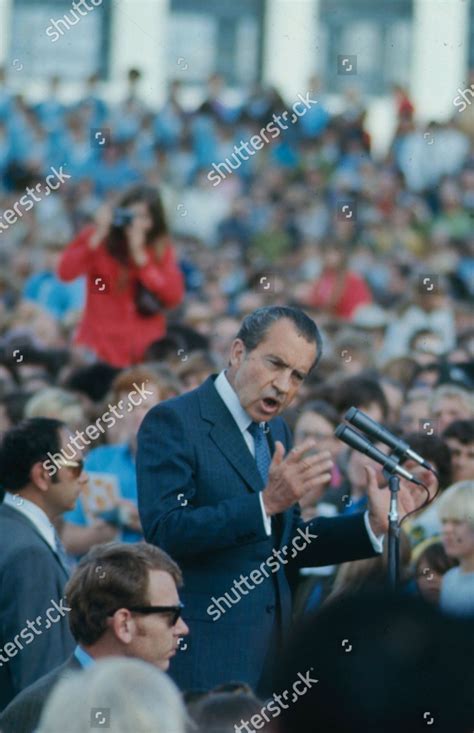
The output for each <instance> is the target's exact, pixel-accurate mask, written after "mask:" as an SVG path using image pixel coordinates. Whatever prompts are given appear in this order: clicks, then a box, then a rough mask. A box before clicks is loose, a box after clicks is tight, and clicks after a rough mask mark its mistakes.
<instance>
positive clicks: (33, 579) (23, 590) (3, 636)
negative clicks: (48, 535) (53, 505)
mask: <svg viewBox="0 0 474 733" xmlns="http://www.w3.org/2000/svg"><path fill="white" fill-rule="evenodd" d="M0 538H1V543H2V551H1V553H0V711H2V710H3V709H4V708H5V707H6V706H7V705H8V703H9V702H10V701H11V700H13V698H14V697H15V695H18V693H19V692H21V691H22V690H23V689H24V688H25V687H28V685H31V684H32V683H33V682H35V681H36V680H37V679H39V678H40V677H42V676H43V675H45V674H46V673H47V672H50V671H51V670H52V669H54V668H55V667H57V666H58V665H59V664H62V663H63V662H64V661H65V660H66V659H67V658H68V656H69V655H70V654H71V653H72V652H73V650H74V646H75V643H74V639H73V637H72V634H71V632H70V630H69V625H68V619H67V612H66V610H65V609H67V604H65V602H64V600H63V597H64V586H65V584H66V581H67V579H68V575H67V572H66V570H65V569H64V568H63V566H62V565H61V563H60V561H59V559H58V557H57V556H56V555H55V553H54V552H53V550H52V549H51V547H50V546H49V545H48V543H47V542H46V541H45V540H44V538H43V537H42V536H41V535H40V533H39V532H38V531H37V529H36V527H35V526H34V524H33V523H32V522H30V520H29V519H28V518H27V517H25V516H24V515H23V514H20V512H18V511H17V510H16V509H14V508H13V507H10V506H6V505H5V504H2V505H1V506H0Z"/></svg>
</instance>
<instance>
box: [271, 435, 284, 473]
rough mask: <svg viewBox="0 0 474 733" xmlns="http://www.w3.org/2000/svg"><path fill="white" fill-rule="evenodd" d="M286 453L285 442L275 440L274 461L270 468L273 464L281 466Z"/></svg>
mask: <svg viewBox="0 0 474 733" xmlns="http://www.w3.org/2000/svg"><path fill="white" fill-rule="evenodd" d="M284 455H285V446H284V445H283V443H282V442H281V441H279V440H276V441H275V451H274V453H273V458H272V462H271V464H270V470H271V469H272V467H273V466H279V465H280V463H282V461H283V457H284Z"/></svg>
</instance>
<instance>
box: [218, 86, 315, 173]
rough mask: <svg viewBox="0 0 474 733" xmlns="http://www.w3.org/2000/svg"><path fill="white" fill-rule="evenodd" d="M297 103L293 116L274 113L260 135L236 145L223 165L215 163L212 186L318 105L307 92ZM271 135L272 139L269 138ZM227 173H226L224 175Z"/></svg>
mask: <svg viewBox="0 0 474 733" xmlns="http://www.w3.org/2000/svg"><path fill="white" fill-rule="evenodd" d="M297 97H298V99H297V101H296V102H295V103H294V104H293V106H292V108H291V110H292V112H293V114H292V115H291V117H289V114H290V113H289V112H288V110H285V111H284V112H282V113H281V114H280V115H277V114H276V113H273V115H272V119H271V121H270V122H268V123H267V124H266V125H265V127H262V129H261V130H260V133H259V134H258V135H252V137H251V138H250V140H248V141H247V140H245V141H244V140H241V141H240V145H234V152H233V153H232V155H231V156H230V157H229V158H226V159H225V161H223V162H221V163H213V164H212V168H213V170H212V171H210V172H209V173H208V174H207V178H208V180H209V181H210V182H211V183H212V185H213V186H214V187H215V186H218V185H219V183H221V181H223V180H225V179H226V178H227V175H230V174H231V173H232V171H236V170H237V169H238V168H240V166H241V165H242V163H243V162H244V161H246V160H249V158H250V157H252V156H253V155H255V153H256V152H258V151H259V150H261V149H262V148H263V147H264V145H265V143H269V142H270V140H275V139H276V138H277V137H279V136H280V135H281V131H282V130H287V129H288V125H287V124H286V122H287V121H289V122H290V123H291V124H295V122H297V121H298V118H299V117H303V116H304V115H305V114H306V112H307V111H308V109H310V108H311V107H312V106H313V105H315V104H318V101H317V100H316V99H311V97H310V92H306V95H305V96H303V95H302V94H297ZM269 135H270V138H269V137H268V136H269ZM224 171H225V173H224Z"/></svg>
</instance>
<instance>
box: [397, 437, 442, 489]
mask: <svg viewBox="0 0 474 733" xmlns="http://www.w3.org/2000/svg"><path fill="white" fill-rule="evenodd" d="M403 439H404V440H406V442H407V443H408V445H409V446H410V448H411V449H412V450H414V451H415V452H416V453H418V455H420V456H423V458H424V459H425V460H427V461H428V463H431V464H433V466H434V467H435V468H436V471H437V472H438V481H439V488H440V491H444V489H447V488H448V486H450V484H451V482H452V480H453V475H452V465H451V451H450V450H449V447H448V445H447V443H445V441H444V440H443V439H442V438H439V437H438V436H437V435H423V434H422V433H409V434H408V435H404V436H403Z"/></svg>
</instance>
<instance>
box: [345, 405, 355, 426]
mask: <svg viewBox="0 0 474 733" xmlns="http://www.w3.org/2000/svg"><path fill="white" fill-rule="evenodd" d="M356 412H358V410H357V407H349V409H348V410H347V412H346V414H345V415H344V420H347V421H348V422H351V420H352V418H353V417H354V415H355V414H356Z"/></svg>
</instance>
